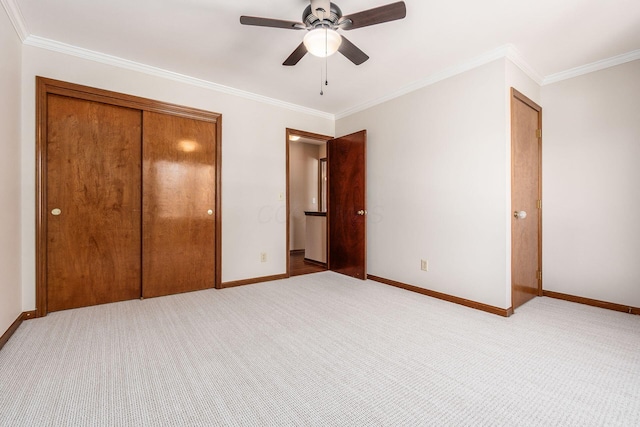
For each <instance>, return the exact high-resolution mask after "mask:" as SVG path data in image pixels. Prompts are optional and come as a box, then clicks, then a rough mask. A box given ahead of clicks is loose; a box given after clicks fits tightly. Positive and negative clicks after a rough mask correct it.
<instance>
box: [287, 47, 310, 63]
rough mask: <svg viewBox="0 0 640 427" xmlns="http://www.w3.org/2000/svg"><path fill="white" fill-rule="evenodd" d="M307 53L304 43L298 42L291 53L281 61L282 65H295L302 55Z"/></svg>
mask: <svg viewBox="0 0 640 427" xmlns="http://www.w3.org/2000/svg"><path fill="white" fill-rule="evenodd" d="M306 54H307V48H306V47H305V45H304V43H300V45H299V46H298V47H297V48H296V50H294V51H293V53H292V54H291V55H289V57H288V58H287V59H286V60H285V61H284V62H283V63H282V65H286V66H292V65H296V64H297V63H298V61H300V60H301V59H302V57H303V56H305V55H306Z"/></svg>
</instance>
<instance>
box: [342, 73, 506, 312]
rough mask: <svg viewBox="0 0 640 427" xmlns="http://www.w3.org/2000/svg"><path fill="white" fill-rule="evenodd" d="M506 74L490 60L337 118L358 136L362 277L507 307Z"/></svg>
mask: <svg viewBox="0 0 640 427" xmlns="http://www.w3.org/2000/svg"><path fill="white" fill-rule="evenodd" d="M505 74H506V65H505V60H498V61H494V62H492V63H489V64H486V65H483V66H481V67H479V68H476V69H474V70H471V71H468V72H465V73H463V74H460V75H457V76H455V77H452V78H449V79H446V80H443V81H440V82H438V83H436V84H433V85H431V86H428V87H425V88H423V89H420V90H418V91H416V92H412V93H409V94H407V95H404V96H402V97H400V98H396V99H394V100H391V101H388V102H386V103H384V104H381V105H378V106H375V107H372V108H370V109H368V110H366V111H363V112H360V113H356V114H354V115H351V116H349V117H346V118H342V119H340V120H338V121H337V123H336V135H345V134H348V133H351V132H355V131H358V130H360V129H367V136H368V143H367V144H368V145H367V199H368V201H367V207H368V211H369V215H368V217H367V218H368V220H367V232H368V236H367V238H368V243H367V253H368V259H367V265H368V268H369V271H368V273H369V274H373V275H376V276H380V277H384V278H387V279H392V280H396V281H400V282H403V283H408V284H411V285H415V286H419V287H423V288H427V289H431V290H435V291H438V292H443V293H446V294H449V295H454V296H457V297H461V298H466V299H470V300H473V301H477V302H481V303H484V304H489V305H492V306H495V307H500V308H508V307H510V306H511V301H510V293H509V292H508V289H510V287H511V283H510V280H511V277H510V272H509V274H507V266H508V264H507V262H508V258H509V256H510V252H509V247H508V245H507V241H508V235H507V228H508V227H507V223H508V221H509V217H508V212H509V211H508V209H510V194H509V189H508V177H509V174H508V169H507V167H508V165H509V157H508V151H507V149H508V145H507V134H506V132H507V126H506V117H507V113H506V109H507V105H508V104H507V103H506V102H505V100H506V96H505V91H506V76H505ZM421 259H427V260H428V261H429V272H423V271H421V270H420V260H421Z"/></svg>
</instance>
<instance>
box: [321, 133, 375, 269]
mask: <svg viewBox="0 0 640 427" xmlns="http://www.w3.org/2000/svg"><path fill="white" fill-rule="evenodd" d="M366 141H367V132H366V131H364V130H363V131H360V132H356V133H354V134H351V135H347V136H343V137H340V138H336V139H331V140H329V141H327V167H328V171H329V180H328V181H329V182H328V187H329V201H328V206H327V212H328V214H327V221H328V228H329V242H328V246H329V259H328V267H329V270H332V271H336V272H338V273H342V274H346V275H348V276H352V277H357V278H359V279H363V280H364V279H366V278H367V273H366V259H367V253H366V249H367V244H366V243H367V242H366V212H367V211H366V203H365V202H366V187H365V182H366Z"/></svg>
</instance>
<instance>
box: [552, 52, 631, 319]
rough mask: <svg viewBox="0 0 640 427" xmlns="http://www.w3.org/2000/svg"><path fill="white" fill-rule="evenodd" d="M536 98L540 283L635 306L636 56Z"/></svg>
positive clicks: (571, 292)
mask: <svg viewBox="0 0 640 427" xmlns="http://www.w3.org/2000/svg"><path fill="white" fill-rule="evenodd" d="M542 103H543V116H542V117H543V139H542V140H543V142H542V143H543V160H542V161H543V195H542V198H543V245H544V247H543V282H544V289H545V290H550V291H556V292H561V293H566V294H570V295H577V296H582V297H586V298H592V299H596V300H603V301H608V302H614V303H618V304H623V305H630V306H635V307H640V220H639V219H638V213H639V212H640V61H634V62H630V63H626V64H623V65H619V66H616V67H613V68H609V69H606V70H602V71H598V72H595V73H591V74H586V75H583V76H580V77H576V78H573V79H570V80H565V81H561V82H558V83H555V84H551V85H547V86H543V88H542Z"/></svg>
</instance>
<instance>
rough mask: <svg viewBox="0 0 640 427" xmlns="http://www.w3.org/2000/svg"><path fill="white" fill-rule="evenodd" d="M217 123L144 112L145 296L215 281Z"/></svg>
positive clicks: (196, 288)
mask: <svg viewBox="0 0 640 427" xmlns="http://www.w3.org/2000/svg"><path fill="white" fill-rule="evenodd" d="M216 126H217V124H216V123H212V122H207V121H202V120H195V119H191V118H186V117H180V116H174V115H168V114H161V113H156V112H149V111H145V112H144V131H143V150H142V151H143V179H142V181H143V196H142V198H143V215H142V235H143V239H142V240H143V243H142V249H143V250H142V253H143V257H142V271H143V273H142V276H143V278H142V295H143V296H144V297H145V298H147V297H154V296H161V295H169V294H175V293H179V292H187V291H194V290H200V289H206V288H213V287H214V286H215V247H216V245H215V243H216V241H215V233H216V230H215V225H216V221H215V218H216V216H215V212H214V210H215V206H216V203H215V200H216V166H215V165H216V158H215V156H216V135H217V130H216Z"/></svg>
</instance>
